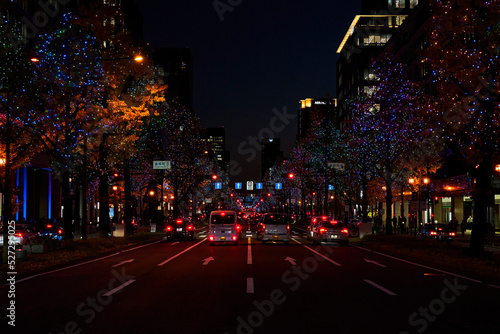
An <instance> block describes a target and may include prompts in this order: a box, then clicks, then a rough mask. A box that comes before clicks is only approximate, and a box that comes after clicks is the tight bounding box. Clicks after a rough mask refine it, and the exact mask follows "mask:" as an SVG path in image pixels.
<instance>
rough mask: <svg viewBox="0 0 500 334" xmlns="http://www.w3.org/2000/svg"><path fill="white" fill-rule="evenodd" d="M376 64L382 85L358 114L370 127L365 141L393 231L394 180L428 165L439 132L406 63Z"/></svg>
mask: <svg viewBox="0 0 500 334" xmlns="http://www.w3.org/2000/svg"><path fill="white" fill-rule="evenodd" d="M386 59H389V58H388V57H386ZM375 67H376V74H377V76H378V78H379V79H380V85H379V87H378V89H377V91H376V92H375V93H374V94H373V96H371V97H368V98H367V99H366V101H365V102H364V103H362V104H359V105H358V107H359V109H358V110H357V111H356V113H357V114H358V115H360V116H361V117H360V118H359V119H358V122H360V124H358V125H357V127H358V128H360V129H366V131H367V133H366V137H365V139H364V140H365V141H366V142H367V143H369V145H370V151H369V152H370V153H371V154H373V156H374V158H376V163H375V165H374V167H375V173H376V175H377V176H379V177H380V178H382V179H383V180H384V182H385V186H386V210H387V212H386V231H387V234H392V223H391V220H392V199H393V195H392V190H393V185H394V183H395V182H396V181H397V180H400V179H401V178H402V177H403V175H404V173H405V171H406V170H408V169H409V168H419V167H418V166H425V163H426V162H427V161H429V160H430V159H431V157H434V156H435V153H434V151H433V150H428V148H429V144H428V143H432V142H433V139H434V137H435V135H434V134H433V131H432V129H431V128H429V125H428V124H427V123H426V121H425V115H426V114H427V113H428V112H429V111H430V110H432V105H431V104H430V103H429V100H428V98H427V97H426V96H425V94H423V92H422V91H421V89H420V87H419V85H417V84H416V83H412V82H410V81H409V80H407V79H405V75H404V73H405V68H404V66H402V65H401V64H393V63H391V61H390V60H389V61H386V62H384V63H378V64H375ZM430 146H431V147H434V146H433V145H432V144H431V145H430ZM433 159H435V158H433Z"/></svg>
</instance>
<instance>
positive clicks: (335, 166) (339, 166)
mask: <svg viewBox="0 0 500 334" xmlns="http://www.w3.org/2000/svg"><path fill="white" fill-rule="evenodd" d="M328 167H330V168H333V169H336V170H341V171H344V170H345V163H343V162H329V163H328Z"/></svg>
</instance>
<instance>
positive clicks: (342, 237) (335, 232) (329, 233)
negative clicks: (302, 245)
mask: <svg viewBox="0 0 500 334" xmlns="http://www.w3.org/2000/svg"><path fill="white" fill-rule="evenodd" d="M323 242H335V243H339V244H342V245H344V246H347V245H348V244H349V230H348V229H347V226H345V224H344V223H342V222H341V221H338V220H326V221H322V222H321V223H320V224H319V225H318V228H317V229H316V231H315V232H314V235H313V243H315V244H321V243H323Z"/></svg>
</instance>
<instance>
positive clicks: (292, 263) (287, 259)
mask: <svg viewBox="0 0 500 334" xmlns="http://www.w3.org/2000/svg"><path fill="white" fill-rule="evenodd" d="M285 261H288V262H290V264H291V265H292V266H296V265H297V262H295V259H292V258H291V257H289V256H287V258H286V259H285Z"/></svg>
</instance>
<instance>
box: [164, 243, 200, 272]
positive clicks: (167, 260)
mask: <svg viewBox="0 0 500 334" xmlns="http://www.w3.org/2000/svg"><path fill="white" fill-rule="evenodd" d="M205 240H207V238H205V239H203V240H202V241H200V242H198V243H196V244H194V245H193V246H191V247H189V248H186V249H185V250H183V251H182V252H180V253H177V254H175V255H174V256H172V257H170V258H168V259H166V260H165V261H163V262H162V263H160V264H158V267H161V266H163V265H164V264H166V263H168V262H170V261H172V260H173V259H175V258H176V257H178V256H180V255H182V254H184V253H186V252H187V251H188V250H190V249H191V248H194V247H196V246H198V245H199V244H201V243H202V242H203V241H205Z"/></svg>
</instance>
